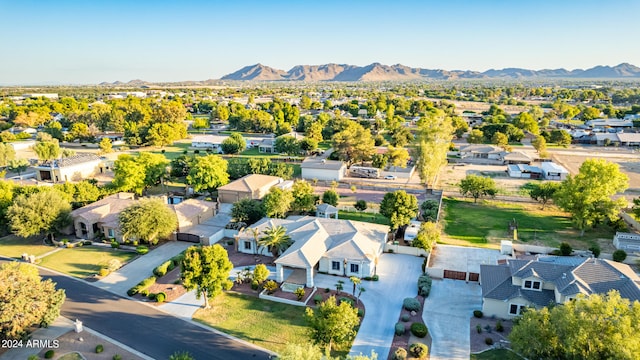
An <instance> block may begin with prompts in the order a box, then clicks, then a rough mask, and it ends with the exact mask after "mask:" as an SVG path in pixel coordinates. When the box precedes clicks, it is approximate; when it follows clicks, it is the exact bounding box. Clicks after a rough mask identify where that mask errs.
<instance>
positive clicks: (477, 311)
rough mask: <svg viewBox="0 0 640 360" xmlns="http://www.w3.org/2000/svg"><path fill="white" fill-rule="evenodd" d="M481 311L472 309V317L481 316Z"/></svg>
mask: <svg viewBox="0 0 640 360" xmlns="http://www.w3.org/2000/svg"><path fill="white" fill-rule="evenodd" d="M482 315H483V314H482V311H481V310H473V317H476V318H478V319H480V318H482Z"/></svg>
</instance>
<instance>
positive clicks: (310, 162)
mask: <svg viewBox="0 0 640 360" xmlns="http://www.w3.org/2000/svg"><path fill="white" fill-rule="evenodd" d="M300 168H301V169H302V178H303V179H307V180H313V179H316V180H326V181H340V180H342V179H343V178H344V177H345V176H346V173H347V165H346V164H345V163H344V162H342V161H336V160H327V159H315V158H306V159H304V161H303V162H302V164H300Z"/></svg>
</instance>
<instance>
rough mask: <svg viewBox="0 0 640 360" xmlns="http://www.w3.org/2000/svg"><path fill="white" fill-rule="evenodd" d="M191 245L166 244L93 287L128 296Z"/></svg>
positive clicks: (177, 242) (97, 282) (99, 281)
mask: <svg viewBox="0 0 640 360" xmlns="http://www.w3.org/2000/svg"><path fill="white" fill-rule="evenodd" d="M191 245H193V244H192V243H187V242H181V241H174V242H169V243H166V244H164V245H162V246H159V247H158V248H156V249H153V250H152V251H150V252H149V253H147V254H146V255H142V256H140V257H138V258H137V259H135V260H134V261H132V262H130V263H128V264H126V265H125V266H123V267H121V268H120V269H119V270H117V271H114V272H112V273H111V274H109V275H107V276H106V277H104V278H103V279H100V280H98V281H96V282H95V283H92V285H94V286H96V287H99V288H101V289H103V290H107V291H110V292H112V293H114V294H118V295H122V296H127V290H129V289H131V288H132V287H134V286H135V285H136V284H138V283H139V282H140V281H142V280H144V279H146V278H148V277H149V276H151V275H153V268H155V267H156V266H158V265H160V264H162V263H163V262H165V261H167V260H169V259H170V258H172V257H173V256H175V255H178V254H179V253H181V252H182V251H183V250H185V249H186V248H188V247H189V246H191Z"/></svg>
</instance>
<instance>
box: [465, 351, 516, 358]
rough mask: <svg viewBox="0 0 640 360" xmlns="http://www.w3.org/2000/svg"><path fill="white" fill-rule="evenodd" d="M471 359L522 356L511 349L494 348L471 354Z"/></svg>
mask: <svg viewBox="0 0 640 360" xmlns="http://www.w3.org/2000/svg"><path fill="white" fill-rule="evenodd" d="M471 360H522V357H521V356H520V355H518V354H516V353H514V352H513V351H509V350H505V349H495V350H489V351H485V352H483V353H480V354H471Z"/></svg>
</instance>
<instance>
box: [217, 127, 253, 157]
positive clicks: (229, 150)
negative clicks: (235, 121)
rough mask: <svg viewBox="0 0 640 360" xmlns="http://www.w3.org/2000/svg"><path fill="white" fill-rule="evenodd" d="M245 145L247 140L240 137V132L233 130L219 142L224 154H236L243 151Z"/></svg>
mask: <svg viewBox="0 0 640 360" xmlns="http://www.w3.org/2000/svg"><path fill="white" fill-rule="evenodd" d="M246 147H247V141H246V140H245V139H244V137H242V134H240V133H237V132H234V133H232V134H231V135H229V137H228V138H226V139H224V141H222V144H221V148H222V151H223V152H224V153H225V154H238V153H241V152H243V151H244V149H246Z"/></svg>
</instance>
